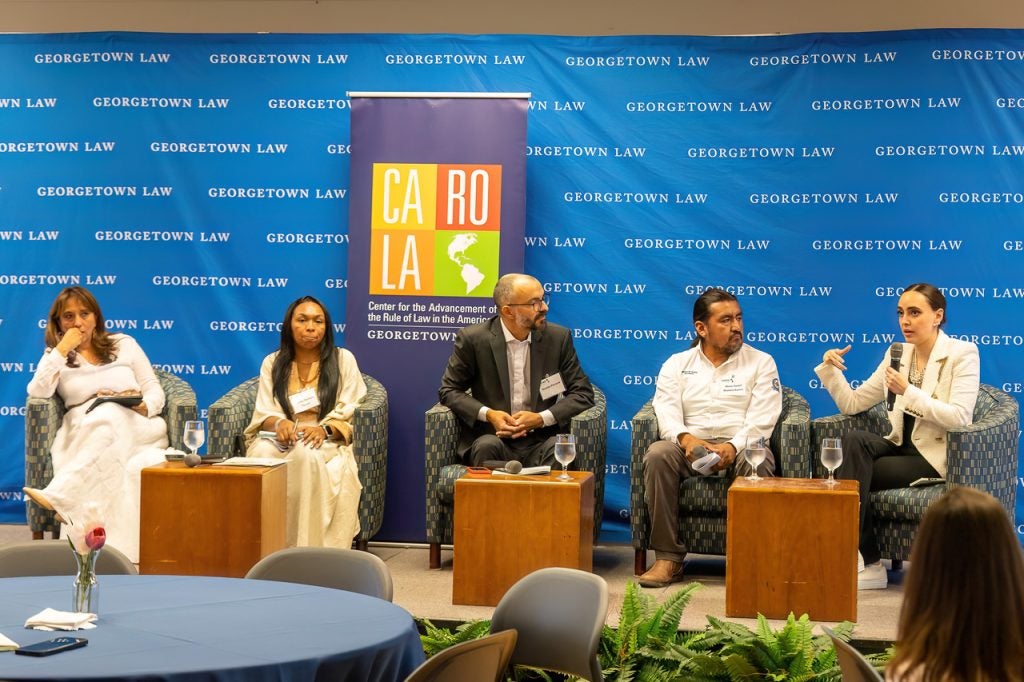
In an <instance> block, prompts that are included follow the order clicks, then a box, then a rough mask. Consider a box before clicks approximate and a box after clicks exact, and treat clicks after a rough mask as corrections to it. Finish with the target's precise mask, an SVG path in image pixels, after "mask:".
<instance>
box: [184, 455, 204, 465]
mask: <svg viewBox="0 0 1024 682" xmlns="http://www.w3.org/2000/svg"><path fill="white" fill-rule="evenodd" d="M182 459H183V460H184V462H185V466H187V467H195V466H199V465H200V464H202V462H203V458H202V457H200V456H199V455H198V454H196V453H194V452H189V453H188V454H186V455H185V456H184V457H182Z"/></svg>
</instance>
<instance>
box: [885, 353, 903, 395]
mask: <svg viewBox="0 0 1024 682" xmlns="http://www.w3.org/2000/svg"><path fill="white" fill-rule="evenodd" d="M902 357H903V344H902V343H894V344H892V345H891V346H889V366H890V367H892V368H893V369H894V370H896V371H897V372H898V371H900V359H901V358H902ZM895 403H896V394H895V393H893V392H892V391H887V392H886V394H885V409H887V410H889V411H890V412H891V411H892V408H893V405H894V404H895Z"/></svg>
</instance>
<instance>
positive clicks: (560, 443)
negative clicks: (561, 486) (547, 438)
mask: <svg viewBox="0 0 1024 682" xmlns="http://www.w3.org/2000/svg"><path fill="white" fill-rule="evenodd" d="M555 459H556V460H558V463H559V464H561V465H562V475H561V476H559V477H558V480H559V481H571V480H572V476H570V475H569V472H568V468H569V464H571V463H572V461H573V460H574V459H576V436H574V435H572V434H571V433H560V434H558V435H556V436H555Z"/></svg>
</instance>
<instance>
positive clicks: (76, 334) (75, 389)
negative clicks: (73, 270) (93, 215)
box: [24, 286, 167, 562]
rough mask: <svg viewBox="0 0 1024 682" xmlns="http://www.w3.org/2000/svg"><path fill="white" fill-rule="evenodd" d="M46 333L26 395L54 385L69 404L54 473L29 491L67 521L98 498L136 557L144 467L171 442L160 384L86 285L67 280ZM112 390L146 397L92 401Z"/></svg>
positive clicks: (112, 536) (115, 537) (120, 545)
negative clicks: (111, 327)
mask: <svg viewBox="0 0 1024 682" xmlns="http://www.w3.org/2000/svg"><path fill="white" fill-rule="evenodd" d="M45 339H46V352H45V353H43V357H42V359H40V361H39V364H38V367H37V369H36V373H35V375H34V376H33V377H32V380H31V381H30V382H29V384H28V395H29V397H32V398H49V397H51V396H52V395H53V394H54V392H56V393H57V394H58V395H60V397H61V399H62V400H63V401H64V405H65V407H66V408H67V412H66V413H65V415H64V421H63V422H62V423H61V426H60V428H59V429H58V430H57V434H56V437H55V438H54V442H53V447H52V448H51V451H50V452H51V455H52V457H53V479H52V480H51V481H50V483H49V485H47V486H46V487H45V488H43V489H41V490H37V489H35V488H25V489H24V491H25V494H26V495H27V496H28V497H30V498H31V499H32V500H33V501H35V502H36V503H37V504H39V505H40V506H42V507H43V508H44V509H51V510H54V511H56V512H57V514H58V515H59V516H60V518H61V519H62V520H63V522H65V523H72V524H73V523H75V521H76V519H81V518H83V517H84V515H85V509H86V507H87V506H88V505H90V504H92V505H95V506H96V511H97V513H98V514H99V516H100V520H102V522H103V524H104V526H105V529H106V532H107V538H108V542H109V544H110V545H112V546H113V547H116V548H117V549H119V550H121V552H123V553H124V554H125V555H127V556H128V557H129V558H130V559H131V560H132V561H133V562H138V560H139V489H140V485H141V474H140V472H141V471H142V469H143V468H145V467H147V466H151V465H153V464H158V463H159V462H161V461H163V459H164V450H165V449H166V448H167V425H166V424H165V423H164V420H163V419H162V418H161V417H160V416H159V415H160V413H161V412H162V411H163V409H164V392H163V389H162V388H161V387H160V382H159V380H158V379H157V377H156V374H155V373H154V372H153V367H152V365H150V364H149V359H148V358H147V357H146V354H145V353H144V352H143V351H142V348H141V347H139V344H138V343H136V341H135V339H133V338H132V337H130V336H127V335H125V334H108V333H107V331H106V328H105V326H104V321H103V313H102V312H101V311H100V306H99V303H98V302H97V301H96V298H95V297H94V296H93V295H92V294H91V293H90V292H89V291H88V290H87V289H84V288H83V287H77V286H75V287H68V288H67V289H64V290H63V291H62V292H60V294H59V295H58V296H57V298H56V300H54V302H53V305H52V306H51V307H50V314H49V318H48V320H47V324H46V333H45ZM110 395H122V396H138V397H141V398H142V400H141V402H139V403H138V404H136V405H134V406H125V405H121V404H118V403H114V402H105V403H102V404H99V405H96V406H95V409H92V408H93V403H94V402H95V400H96V398H98V397H100V396H110Z"/></svg>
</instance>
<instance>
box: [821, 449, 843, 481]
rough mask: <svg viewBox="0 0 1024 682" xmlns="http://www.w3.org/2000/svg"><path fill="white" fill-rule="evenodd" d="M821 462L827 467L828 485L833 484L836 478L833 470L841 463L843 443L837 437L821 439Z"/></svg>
mask: <svg viewBox="0 0 1024 682" xmlns="http://www.w3.org/2000/svg"><path fill="white" fill-rule="evenodd" d="M821 463H822V464H823V465H824V467H825V468H826V469H828V480H827V481H826V484H827V485H828V486H830V487H831V486H834V485H835V484H836V479H835V476H834V472H835V470H836V469H838V468H839V465H840V464H842V463H843V444H842V442H841V441H840V440H839V439H838V438H822V439H821Z"/></svg>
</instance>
